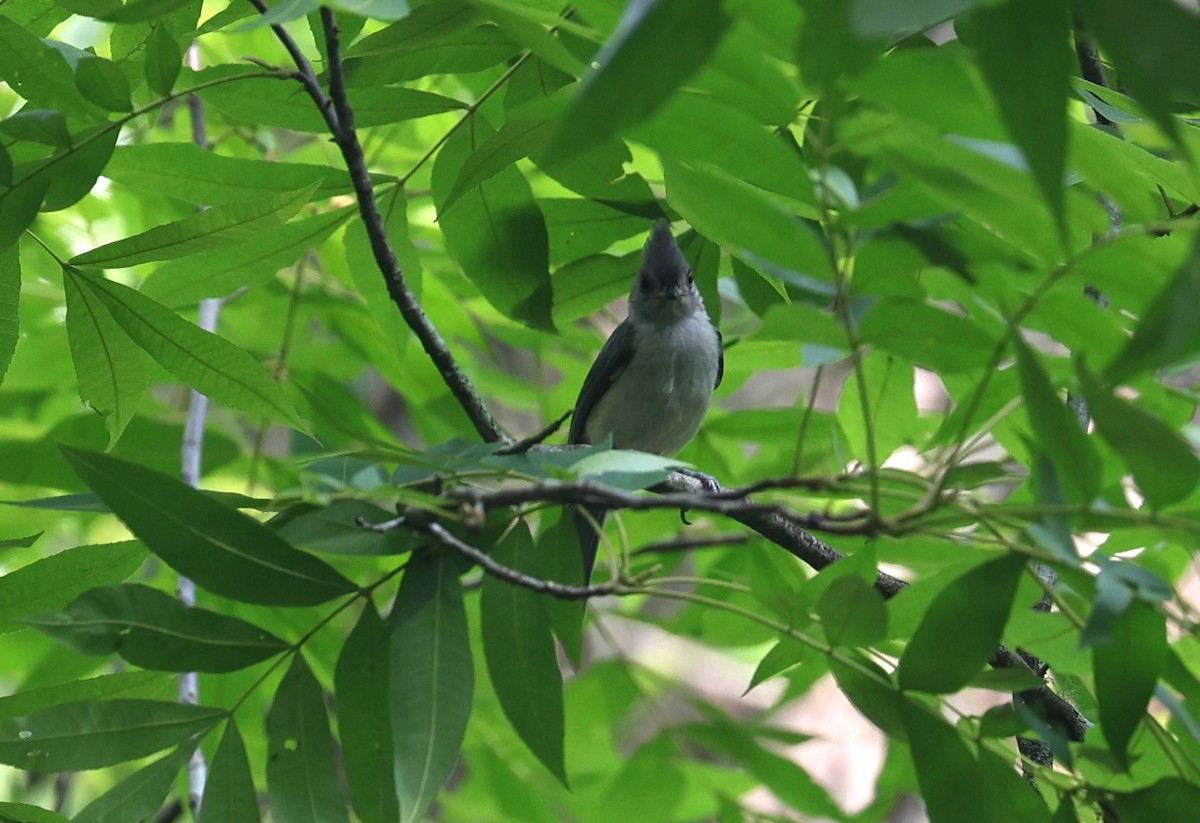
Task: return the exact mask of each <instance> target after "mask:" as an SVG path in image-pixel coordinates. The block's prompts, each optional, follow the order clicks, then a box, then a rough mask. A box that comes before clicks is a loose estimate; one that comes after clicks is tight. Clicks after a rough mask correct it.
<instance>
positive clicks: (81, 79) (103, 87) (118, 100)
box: [75, 54, 133, 112]
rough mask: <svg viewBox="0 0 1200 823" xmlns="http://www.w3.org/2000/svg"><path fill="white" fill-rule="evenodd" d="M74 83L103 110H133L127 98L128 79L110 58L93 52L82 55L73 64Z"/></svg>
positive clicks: (128, 90)
mask: <svg viewBox="0 0 1200 823" xmlns="http://www.w3.org/2000/svg"><path fill="white" fill-rule="evenodd" d="M75 85H76V86H78V87H79V91H80V92H82V93H83V96H84V97H86V98H87V99H88V100H90V101H91V102H93V103H95V104H96V105H97V106H99V107H100V108H102V109H104V110H105V111H115V112H128V111H132V110H133V103H132V101H131V100H130V98H129V94H130V89H129V81H128V80H127V79H126V78H125V73H124V72H123V71H121V69H120V67H119V66H118V65H117V64H116V63H114V62H112V61H111V60H105V59H104V58H103V57H97V56H96V55H94V54H86V55H85V56H82V57H81V58H80V59H79V61H78V62H77V63H76V64H75Z"/></svg>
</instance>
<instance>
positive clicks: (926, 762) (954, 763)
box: [898, 702, 1050, 823]
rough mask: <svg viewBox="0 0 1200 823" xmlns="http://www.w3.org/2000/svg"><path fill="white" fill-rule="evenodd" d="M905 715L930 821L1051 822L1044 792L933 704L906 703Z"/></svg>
mask: <svg viewBox="0 0 1200 823" xmlns="http://www.w3.org/2000/svg"><path fill="white" fill-rule="evenodd" d="M898 708H899V714H900V719H901V721H902V722H903V724H904V731H905V733H906V735H907V736H908V745H909V751H910V753H911V755H912V759H913V763H914V765H915V766H916V769H917V782H918V783H919V784H920V787H921V798H922V799H923V800H924V801H925V808H926V811H927V812H928V814H929V819H930V821H931V823H960V821H963V820H971V821H979V823H992V822H993V821H994V822H995V823H1004V822H1005V821H1013V820H1021V821H1030V823H1033V821H1045V822H1046V823H1049V821H1050V810H1049V809H1047V808H1046V805H1045V803H1043V802H1042V799H1041V797H1040V795H1038V794H1037V793H1036V792H1034V791H1033V790H1032V789H1030V787H1029V785H1028V784H1027V783H1025V781H1024V780H1022V779H1021V777H1020V776H1019V775H1018V774H1017V772H1016V770H1015V769H1014V768H1013V767H1012V764H1011V763H1007V762H1004V761H1003V760H1002V759H1001V758H1000V757H999V756H998V755H996V754H994V753H993V752H991V751H990V750H988V749H983V748H981V749H979V751H978V752H977V753H976V752H972V751H971V749H970V748H968V746H967V743H966V741H964V740H963V739H962V737H960V736H959V734H958V732H957V731H955V730H954V729H953V728H951V727H950V726H949V725H948V724H947V723H946V722H945V721H944V720H942V719H941V717H939V716H936V714H935V713H934V712H933V711H931V710H930V709H929V708H925V707H922V706H915V705H913V704H911V703H907V702H905V703H901V704H900V705H899V706H898Z"/></svg>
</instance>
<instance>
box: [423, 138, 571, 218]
mask: <svg viewBox="0 0 1200 823" xmlns="http://www.w3.org/2000/svg"><path fill="white" fill-rule="evenodd" d="M550 127H551V122H550V121H549V120H540V119H510V120H509V121H508V122H506V123H505V124H504V125H503V126H501V127H500V130H499V131H497V132H495V133H493V134H491V135H489V136H487V137H485V138H484V139H483V140H481V141H479V145H478V146H475V147H473V149H472V151H471V153H470V154H469V155H468V156H467V158H466V159H465V160H463V162H462V164H461V166H460V167H459V169H458V177H456V178H455V180H454V185H452V186H451V187H450V191H449V192H448V193H447V194H446V198H445V201H444V202H443V203H442V204H441V207H440V211H442V212H447V211H450V209H451V208H452V207H453V206H454V204H455V203H457V202H458V199H459V198H460V197H462V196H463V195H464V194H466V193H467V192H469V191H471V190H472V189H474V188H475V187H476V186H478V185H480V184H481V183H483V182H485V181H487V180H490V179H491V178H493V177H495V176H496V175H497V174H499V173H500V172H502V171H504V170H505V169H507V168H508V167H509V166H512V165H513V164H514V163H516V162H517V161H518V160H520V159H521V158H523V157H528V156H529V155H531V154H533V153H534V152H536V151H537V150H538V149H540V148H541V147H542V146H543V145H545V143H546V141H547V140H548V139H549V137H550Z"/></svg>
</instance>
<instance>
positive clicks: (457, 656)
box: [389, 552, 474, 823]
mask: <svg viewBox="0 0 1200 823" xmlns="http://www.w3.org/2000/svg"><path fill="white" fill-rule="evenodd" d="M389 625H390V628H391V650H390V653H389V660H390V671H391V689H390V696H389V704H390V705H391V716H392V739H393V743H394V745H395V747H396V761H395V774H396V791H397V794H398V796H399V799H400V812H401V814H402V816H403V817H402V819H403V820H405V821H406V823H411V821H415V820H420V819H421V818H422V817H423V816H424V814H425V812H426V811H427V810H428V808H429V806H430V805H431V804H432V803H433V801H434V799H435V798H436V797H437V793H438V791H439V790H440V789H441V787H442V784H443V783H445V782H446V779H447V778H448V777H449V776H450V772H451V771H453V769H454V764H455V763H456V762H457V761H458V751H459V748H460V747H461V746H462V741H463V735H464V733H465V732H466V728H467V718H468V717H469V716H470V714H471V698H472V693H473V691H474V671H473V665H472V662H471V649H470V639H469V636H468V632H467V618H466V613H465V612H464V610H463V602H462V585H461V584H460V583H459V580H458V576H457V572H456V570H455V568H454V558H453V557H452V556H451V555H450V554H448V553H447V552H437V553H432V554H430V553H426V554H423V555H418V556H416V557H414V558H413V559H412V560H411V561H409V564H408V567H407V569H406V570H405V572H404V578H403V579H402V580H401V581H400V591H399V592H397V594H396V601H395V604H394V605H393V607H392V614H391V617H390V619H389Z"/></svg>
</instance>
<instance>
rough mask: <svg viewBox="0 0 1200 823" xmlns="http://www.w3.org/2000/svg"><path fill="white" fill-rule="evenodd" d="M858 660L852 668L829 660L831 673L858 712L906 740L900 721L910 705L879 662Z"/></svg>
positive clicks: (891, 735) (889, 735) (862, 658)
mask: <svg viewBox="0 0 1200 823" xmlns="http://www.w3.org/2000/svg"><path fill="white" fill-rule="evenodd" d="M834 565H836V564H834ZM854 660H855V665H851V664H849V663H848V662H846V661H844V660H842V659H840V657H837V656H835V657H831V658H830V659H829V671H830V672H831V673H832V674H833V677H834V679H835V680H836V681H837V684H838V688H840V689H841V690H842V693H843V694H844V695H846V698H847V699H848V700H849V701H850V702H851V703H853V704H854V707H855V708H856V709H858V710H859V711H860V712H862V713H863V715H864V716H865V717H866V718H867V719H868V720H870V721H871V722H872V723H874V724H875V725H876V726H877V727H878V728H879V729H880V730H881V731H883V732H884V733H885V734H886V735H887V736H888V737H890V738H892V739H895V740H900V741H903V740H904V726H903V724H902V723H901V721H900V711H901V706H902V705H903V704H904V703H905V702H906V701H905V698H904V696H903V695H901V694H900V692H898V691H897V690H896V688H895V686H893V685H891V678H890V677H889V676H888V674H887V672H885V671H884V670H883V669H881V668H880V667H879V664H878V663H876V662H875V661H873V660H871V659H869V658H867V657H866V656H859V655H855V656H854ZM864 670H865V671H864Z"/></svg>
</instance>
